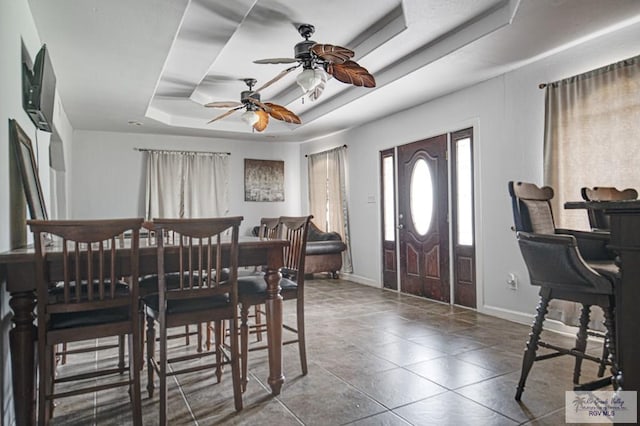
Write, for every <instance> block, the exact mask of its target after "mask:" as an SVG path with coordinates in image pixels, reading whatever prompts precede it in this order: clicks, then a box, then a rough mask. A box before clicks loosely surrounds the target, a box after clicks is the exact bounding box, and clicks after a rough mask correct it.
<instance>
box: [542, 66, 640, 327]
mask: <svg viewBox="0 0 640 426" xmlns="http://www.w3.org/2000/svg"><path fill="white" fill-rule="evenodd" d="M638 123H640V56H637V57H634V58H631V59H628V60H625V61H621V62H618V63H615V64H612V65H608V66H606V67H602V68H599V69H596V70H593V71H589V72H587V73H584V74H580V75H577V76H573V77H570V78H567V79H565V80H561V81H558V82H554V83H550V84H548V85H547V88H546V109H545V140H544V182H545V184H546V185H549V186H551V187H552V188H553V189H554V198H553V200H552V204H553V205H552V207H553V214H554V219H555V224H556V227H558V228H571V229H587V230H588V229H589V222H588V218H587V213H586V210H566V209H564V203H565V202H567V201H576V200H580V199H581V198H582V197H581V195H580V188H582V187H583V186H586V187H593V186H613V187H617V188H618V189H624V188H636V189H640V175H638V173H637V169H638V164H639V163H640V144H639V143H638V140H640V126H639V125H638ZM592 314H593V315H592V321H591V323H590V327H591V328H595V329H600V330H601V329H603V327H602V325H601V322H602V315H601V310H599V309H595V310H594V309H593V308H592ZM548 317H549V318H553V319H559V320H561V321H563V322H565V323H567V324H570V325H577V324H578V319H579V317H580V306H579V305H577V304H573V303H569V302H559V301H552V303H551V304H550V306H549V315H548Z"/></svg>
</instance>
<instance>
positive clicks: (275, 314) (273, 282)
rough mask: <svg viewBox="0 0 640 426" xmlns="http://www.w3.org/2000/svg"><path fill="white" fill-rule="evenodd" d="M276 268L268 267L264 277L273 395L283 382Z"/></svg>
mask: <svg viewBox="0 0 640 426" xmlns="http://www.w3.org/2000/svg"><path fill="white" fill-rule="evenodd" d="M280 278H282V275H281V274H280V272H278V270H276V269H272V268H268V269H267V271H266V273H265V276H264V279H265V281H266V282H267V301H266V303H265V305H266V315H267V346H268V348H269V379H268V383H269V386H271V393H272V394H273V395H280V389H281V388H282V384H283V383H284V375H283V374H282V321H283V320H282V296H281V295H280Z"/></svg>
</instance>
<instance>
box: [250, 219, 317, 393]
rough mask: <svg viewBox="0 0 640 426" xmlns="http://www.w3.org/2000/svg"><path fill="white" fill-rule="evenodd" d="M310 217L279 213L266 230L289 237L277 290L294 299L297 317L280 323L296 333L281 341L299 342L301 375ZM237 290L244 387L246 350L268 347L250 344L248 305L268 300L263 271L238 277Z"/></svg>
mask: <svg viewBox="0 0 640 426" xmlns="http://www.w3.org/2000/svg"><path fill="white" fill-rule="evenodd" d="M312 218H313V216H301V217H285V216H283V217H280V218H279V219H278V223H277V225H276V228H277V229H276V230H275V231H273V230H272V231H271V233H270V234H269V235H270V237H272V238H283V239H287V240H289V246H287V247H286V248H285V249H284V266H283V267H282V268H281V270H280V272H281V274H282V279H281V280H280V288H281V291H280V294H281V296H282V298H283V300H291V299H295V300H296V319H297V321H296V325H295V326H291V325H288V324H283V328H284V329H286V330H289V331H291V332H293V333H295V334H296V338H294V339H290V340H285V341H283V345H288V344H294V343H297V344H298V350H299V353H300V366H301V368H302V374H303V375H306V374H307V371H308V369H307V353H306V341H305V325H304V262H305V251H306V245H307V234H308V231H309V222H310V221H311V219H312ZM273 224H274V223H273V222H272V225H273ZM238 294H239V301H240V317H241V325H240V335H241V338H240V342H241V343H240V346H241V352H242V355H241V359H242V389H243V391H244V390H246V387H247V383H248V369H249V363H248V355H249V352H250V351H256V350H261V349H267V348H268V346H266V345H262V346H254V347H251V348H249V329H250V326H249V324H248V318H249V309H250V307H251V306H256V305H264V303H265V302H266V300H267V284H266V281H265V279H264V275H263V274H259V275H253V276H248V277H241V278H239V279H238Z"/></svg>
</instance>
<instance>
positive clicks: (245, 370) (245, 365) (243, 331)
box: [230, 304, 249, 392]
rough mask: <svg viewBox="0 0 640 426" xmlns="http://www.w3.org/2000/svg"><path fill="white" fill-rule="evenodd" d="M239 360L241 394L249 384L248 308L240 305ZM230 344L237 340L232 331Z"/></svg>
mask: <svg viewBox="0 0 640 426" xmlns="http://www.w3.org/2000/svg"><path fill="white" fill-rule="evenodd" d="M240 317H241V320H242V322H241V324H240V351H241V354H240V359H242V392H245V391H246V390H247V383H249V359H248V358H249V325H248V324H247V320H248V318H249V307H248V306H246V305H244V304H242V305H240ZM230 336H231V342H232V343H233V341H234V339H237V336H236V337H234V331H233V330H231V333H230Z"/></svg>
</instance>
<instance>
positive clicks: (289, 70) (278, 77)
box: [254, 64, 301, 92]
mask: <svg viewBox="0 0 640 426" xmlns="http://www.w3.org/2000/svg"><path fill="white" fill-rule="evenodd" d="M300 65H301V64H298V65H295V66H293V67H289V68H287V69H286V70H283V71H281V72H280V74H278V75H276V76H275V77H273V78H272V79H271V80H269V81H267V82H266V83H265V84H263V85H262V86H260V87H259V88H258V89H256V90H254V91H255V92H259V91H261V90H262V89H266V88H267V87H269V86H271V85H272V84H273V83H275V82H276V81H278V80H280V79H281V78H283V77H284V76H285V75H287V74H289V73H290V72H291V71H293V70H295V69H296V68H298V67H299V66H300Z"/></svg>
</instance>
